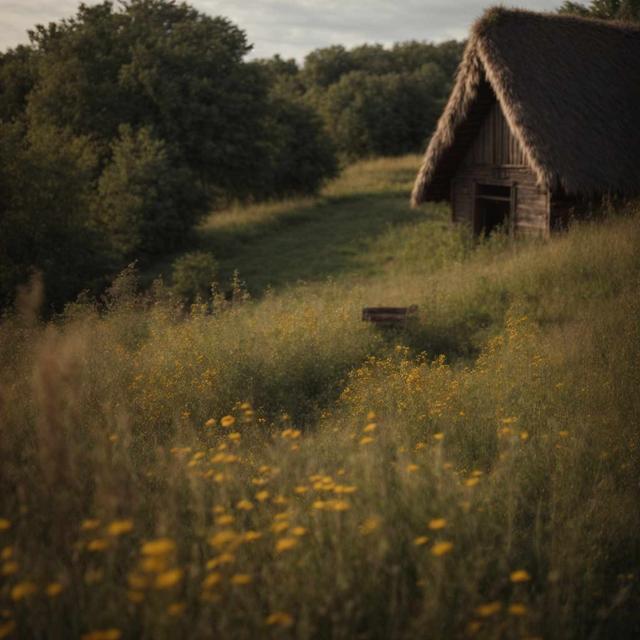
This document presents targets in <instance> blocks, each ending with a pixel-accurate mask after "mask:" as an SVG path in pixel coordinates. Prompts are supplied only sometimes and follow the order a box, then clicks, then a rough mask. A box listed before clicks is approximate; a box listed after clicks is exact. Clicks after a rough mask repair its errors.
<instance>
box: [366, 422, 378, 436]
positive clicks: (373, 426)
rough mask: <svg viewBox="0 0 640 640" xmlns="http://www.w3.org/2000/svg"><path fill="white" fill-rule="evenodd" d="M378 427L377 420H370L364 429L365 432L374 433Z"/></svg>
mask: <svg viewBox="0 0 640 640" xmlns="http://www.w3.org/2000/svg"><path fill="white" fill-rule="evenodd" d="M377 428H378V425H377V424H376V423H375V422H370V423H369V424H368V425H367V426H366V427H365V428H364V429H363V430H362V431H363V433H372V432H374V431H375V430H376V429H377Z"/></svg>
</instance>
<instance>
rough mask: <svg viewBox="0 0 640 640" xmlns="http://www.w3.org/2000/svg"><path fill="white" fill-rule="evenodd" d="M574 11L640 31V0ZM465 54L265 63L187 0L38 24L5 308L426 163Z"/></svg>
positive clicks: (6, 89)
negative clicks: (274, 203)
mask: <svg viewBox="0 0 640 640" xmlns="http://www.w3.org/2000/svg"><path fill="white" fill-rule="evenodd" d="M560 10H561V11H563V12H570V13H578V14H581V15H588V16H594V17H598V18H618V19H638V17H639V16H640V0H592V2H591V3H590V4H589V5H583V4H581V3H577V2H565V3H564V5H563V6H562V7H561V9H560ZM463 46H464V43H461V42H455V41H449V42H444V43H441V44H431V43H426V42H417V41H416V42H404V43H399V44H396V45H394V46H393V47H391V48H385V47H383V46H381V45H363V46H359V47H356V48H353V49H350V50H348V49H346V48H345V47H342V46H333V47H327V48H322V49H317V50H315V51H313V52H311V53H310V54H309V55H308V56H307V57H306V58H305V60H304V62H303V63H302V64H299V63H297V62H296V61H295V60H285V59H282V58H281V57H279V56H274V57H273V58H270V59H266V60H253V61H249V60H247V54H248V53H249V51H250V49H251V46H250V44H249V43H248V42H247V38H246V35H245V33H244V32H243V31H242V30H241V29H240V28H239V27H237V26H236V25H234V24H232V23H231V22H230V21H229V20H227V19H225V18H223V17H210V16H207V15H205V14H203V13H201V12H199V11H197V10H196V9H194V8H193V7H191V6H189V5H188V4H185V3H177V2H174V1H173V0H127V1H126V2H123V3H118V5H117V6H114V4H113V3H112V2H110V1H106V2H103V3H102V4H98V5H95V6H86V5H82V4H81V5H80V6H79V8H78V10H77V12H76V14H75V15H74V16H73V17H71V18H69V19H66V20H62V21H59V22H57V23H50V24H49V25H47V26H42V25H38V26H36V27H35V28H34V29H33V30H32V31H30V32H29V44H27V45H22V46H18V47H16V48H14V49H9V50H7V51H6V52H4V53H0V309H1V308H3V307H7V306H8V305H9V304H10V303H11V301H12V300H13V298H14V295H15V291H16V287H17V286H18V285H20V284H21V283H23V282H25V281H26V280H27V279H28V278H29V277H30V274H31V272H32V271H34V270H37V271H39V272H41V273H42V274H43V277H44V281H45V288H46V291H47V298H48V300H47V301H48V305H49V306H50V307H53V308H56V307H57V308H59V307H60V306H61V305H63V304H64V303H65V302H66V301H69V300H71V299H73V298H74V297H75V296H76V295H77V294H78V293H79V292H80V291H82V290H84V289H89V290H90V291H92V292H97V291H100V290H101V288H103V287H104V286H105V284H106V283H107V282H108V281H109V280H110V279H111V277H112V276H113V274H114V273H117V272H118V271H119V270H120V269H122V267H123V266H124V265H126V264H127V263H128V262H130V261H131V260H133V259H138V260H140V261H142V262H143V263H144V261H145V260H148V259H149V258H150V257H152V256H154V255H158V254H163V253H166V252H170V251H173V250H175V249H177V248H178V247H179V246H180V244H182V243H184V242H185V239H186V238H187V237H188V232H189V230H190V229H192V228H193V226H194V225H195V224H197V222H198V221H199V220H200V219H201V218H202V217H203V216H204V215H206V214H207V213H208V212H210V211H212V210H215V209H216V208H219V207H221V206H224V205H225V204H226V203H228V202H230V201H234V200H240V201H246V200H263V199H270V198H280V197H287V196H293V195H297V194H311V193H314V192H316V191H317V190H318V189H319V188H320V187H321V185H322V184H323V183H324V182H325V181H326V180H327V179H329V178H331V177H332V176H335V175H336V173H337V172H338V170H339V167H340V166H341V165H342V164H344V163H345V162H350V161H353V160H355V159H358V158H362V157H369V156H378V155H393V154H402V153H407V152H415V151H421V150H422V149H423V148H424V144H425V142H426V139H427V138H428V135H429V133H430V132H431V131H432V129H433V128H434V126H435V124H436V122H437V118H438V116H439V114H440V112H441V110H442V107H443V105H444V103H445V101H446V98H447V96H448V93H449V91H450V89H451V84H452V80H453V76H454V73H455V69H456V67H457V65H458V62H459V60H460V57H461V54H462V49H463Z"/></svg>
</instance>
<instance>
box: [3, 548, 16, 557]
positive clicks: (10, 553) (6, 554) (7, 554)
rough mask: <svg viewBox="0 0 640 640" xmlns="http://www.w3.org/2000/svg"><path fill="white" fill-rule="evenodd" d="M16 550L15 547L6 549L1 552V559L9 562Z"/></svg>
mask: <svg viewBox="0 0 640 640" xmlns="http://www.w3.org/2000/svg"><path fill="white" fill-rule="evenodd" d="M14 552H15V549H14V548H13V547H5V548H4V549H3V550H2V552H0V559H2V560H8V559H9V558H11V557H12V556H13V554H14Z"/></svg>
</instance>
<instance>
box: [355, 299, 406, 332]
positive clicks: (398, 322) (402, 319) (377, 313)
mask: <svg viewBox="0 0 640 640" xmlns="http://www.w3.org/2000/svg"><path fill="white" fill-rule="evenodd" d="M417 312H418V307H417V305H415V304H413V305H411V306H410V307H364V309H362V321H363V322H371V323H373V324H376V325H378V326H383V327H399V326H404V325H406V324H407V321H408V320H409V318H411V317H412V316H415V315H416V314H417Z"/></svg>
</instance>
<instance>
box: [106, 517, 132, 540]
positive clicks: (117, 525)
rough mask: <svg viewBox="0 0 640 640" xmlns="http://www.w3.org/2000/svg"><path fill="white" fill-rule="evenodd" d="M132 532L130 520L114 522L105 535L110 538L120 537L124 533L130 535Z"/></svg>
mask: <svg viewBox="0 0 640 640" xmlns="http://www.w3.org/2000/svg"><path fill="white" fill-rule="evenodd" d="M131 531H133V521H132V520H114V521H113V522H112V523H111V524H110V525H109V526H108V527H107V533H108V534H109V535H110V536H114V537H115V536H121V535H123V534H125V533H131Z"/></svg>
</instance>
